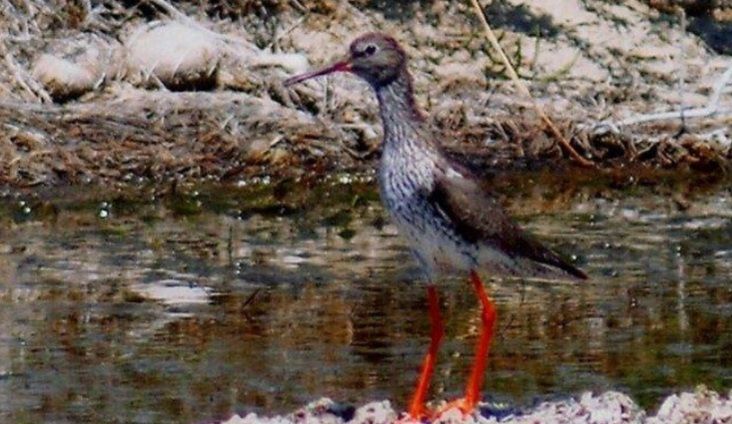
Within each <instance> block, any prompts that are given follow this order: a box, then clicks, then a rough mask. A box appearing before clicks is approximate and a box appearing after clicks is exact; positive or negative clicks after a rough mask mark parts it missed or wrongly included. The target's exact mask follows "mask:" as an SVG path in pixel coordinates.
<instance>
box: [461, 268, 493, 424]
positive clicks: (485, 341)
mask: <svg viewBox="0 0 732 424" xmlns="http://www.w3.org/2000/svg"><path fill="white" fill-rule="evenodd" d="M470 282H471V283H472V284H473V288H474V289H475V294H476V295H477V296H478V300H480V304H481V305H482V307H483V311H482V321H483V326H482V327H481V329H480V337H479V338H478V344H477V346H476V348H475V362H474V363H473V369H472V370H471V371H470V379H469V380H468V385H467V387H466V388H465V407H466V408H467V409H468V411H472V410H473V409H474V408H475V406H476V405H477V404H478V402H479V401H480V388H481V387H482V386H483V376H484V375H485V366H486V364H487V363H488V355H489V354H490V349H491V342H492V341H493V334H494V331H495V324H496V320H497V319H498V313H497V312H496V307H495V305H494V304H493V301H492V300H491V298H490V297H488V295H486V293H485V289H484V288H483V282H482V281H481V280H480V277H478V274H477V273H476V272H475V271H470ZM464 412H465V411H464Z"/></svg>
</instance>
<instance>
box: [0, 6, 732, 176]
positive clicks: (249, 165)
mask: <svg viewBox="0 0 732 424" xmlns="http://www.w3.org/2000/svg"><path fill="white" fill-rule="evenodd" d="M682 3H683V4H681V6H683V7H686V8H687V13H688V14H689V19H688V20H684V19H681V18H680V17H679V14H678V12H677V9H675V6H676V5H674V4H672V2H661V3H659V2H655V3H654V2H651V3H650V6H653V7H649V6H648V5H646V4H643V3H638V2H634V1H628V2H622V3H620V4H614V5H610V4H608V3H607V2H603V1H579V0H577V1H571V2H562V7H559V8H557V7H555V5H554V2H552V1H549V0H546V1H540V2H532V4H531V5H530V6H527V5H524V4H522V3H521V2H518V1H512V0H505V1H497V2H493V3H492V4H491V5H490V6H488V7H487V8H486V10H485V13H486V15H487V17H488V18H489V21H490V22H492V24H493V25H494V27H495V29H496V30H497V31H498V32H499V35H500V37H501V42H502V45H503V46H504V49H505V50H506V52H507V54H508V55H509V57H510V59H511V61H512V62H513V63H514V65H515V66H516V68H517V71H518V73H519V75H520V76H521V77H522V78H523V79H524V80H525V81H526V82H527V83H528V84H529V87H530V89H531V92H532V93H533V95H534V96H535V97H536V98H537V101H538V102H539V103H541V104H542V105H543V107H544V108H545V109H546V110H547V112H548V114H549V115H550V116H551V117H552V118H553V119H554V120H555V121H556V122H557V124H558V126H559V127H560V129H561V131H562V132H563V134H564V135H565V137H567V138H568V139H569V140H570V141H571V144H572V146H573V147H574V148H575V149H576V150H577V151H578V152H579V153H580V154H581V155H582V156H584V157H586V158H588V159H589V160H591V161H592V162H593V163H595V164H596V165H598V166H599V167H600V168H601V169H624V168H625V167H627V166H629V165H631V166H633V167H635V166H636V165H640V166H641V167H645V168H647V169H650V170H654V169H659V168H667V169H675V170H677V169H690V170H691V171H692V172H700V171H701V172H705V173H711V174H715V173H718V172H720V171H721V170H724V169H726V168H728V166H729V163H730V162H729V159H730V156H731V155H730V144H731V143H730V137H731V136H730V133H729V127H730V125H729V124H730V116H731V115H732V113H731V111H732V104H731V103H730V98H729V97H730V96H729V84H728V82H729V79H730V78H732V71H731V70H732V67H731V66H730V58H729V56H726V55H725V53H727V52H726V51H724V49H720V48H718V47H717V44H715V43H714V42H711V41H709V40H714V39H715V38H714V36H716V37H717V38H718V37H720V36H723V34H725V33H724V31H725V30H727V29H728V28H729V16H728V15H729V14H728V13H727V12H728V10H727V9H726V8H725V7H723V6H722V5H712V6H711V7H710V8H707V9H703V11H702V12H699V11H698V10H697V9H698V8H694V7H693V3H694V2H682ZM687 3H689V4H687ZM25 7H26V8H31V9H33V10H30V11H29V12H32V13H23V12H24V11H23V10H21V9H22V8H19V9H12V8H11V9H7V10H5V11H4V12H3V13H4V14H5V15H6V16H5V17H6V18H7V19H5V24H4V25H3V27H2V31H3V32H4V33H6V34H7V35H8V36H7V37H6V39H5V41H4V44H3V45H2V46H1V47H2V49H3V51H4V52H5V57H6V59H5V61H4V62H3V63H2V64H1V65H0V66H2V67H4V68H5V71H6V72H4V73H3V77H2V78H0V86H2V90H0V122H2V124H3V128H4V130H3V132H2V134H0V183H1V184H3V185H6V186H16V187H17V186H37V185H59V184H76V183H84V182H102V183H121V184H125V183H128V182H130V181H153V182H154V181H171V180H200V179H215V180H239V179H247V178H249V177H251V176H255V175H257V176H261V175H270V176H273V177H275V178H281V177H290V176H293V175H303V174H320V175H322V174H324V173H327V172H333V171H361V170H366V169H370V168H371V167H373V165H374V161H375V159H376V158H377V157H378V154H379V140H380V131H381V130H380V124H379V120H378V113H377V107H376V104H375V100H374V99H373V96H372V94H371V93H370V92H369V90H368V88H367V87H366V86H365V85H364V84H362V83H360V82H358V81H356V80H355V79H354V78H352V77H348V76H344V75H339V76H336V77H333V78H330V79H327V80H322V81H314V82H311V83H308V84H305V85H303V86H298V87H296V88H294V89H292V90H287V89H285V88H284V87H282V84H281V81H282V80H283V79H284V78H286V77H287V76H289V75H292V74H293V73H296V72H300V71H302V70H304V69H307V68H308V67H310V66H314V65H318V64H321V63H323V62H326V61H328V60H330V59H332V58H333V57H334V56H335V55H337V54H338V52H341V51H342V50H343V49H345V45H346V44H347V43H348V42H349V41H350V40H351V39H352V38H353V37H354V36H356V35H357V34H359V33H362V32H365V31H374V30H378V31H386V32H389V33H390V34H393V35H394V36H395V37H396V38H398V39H399V40H400V41H401V42H402V43H403V44H404V45H405V46H406V48H407V51H408V53H409V55H410V56H411V57H412V63H411V68H412V70H413V73H414V76H415V84H416V86H415V87H416V91H417V96H418V102H419V103H420V104H421V105H422V106H423V108H425V109H426V110H427V111H429V112H430V113H431V118H430V123H431V125H432V126H433V127H434V128H435V131H436V133H437V135H438V137H439V138H440V139H441V141H442V142H443V144H444V145H445V146H446V147H447V148H448V149H449V150H450V151H453V152H454V153H455V154H456V155H457V156H461V157H463V158H465V159H467V160H469V162H471V163H473V164H474V165H475V166H476V167H477V168H480V169H498V170H500V169H516V168H519V169H520V168H537V167H550V168H555V167H557V166H561V167H563V166H571V165H572V162H571V161H570V160H569V159H567V158H566V157H565V154H564V153H563V152H562V151H561V150H560V149H559V148H558V146H557V143H556V140H555V139H554V137H553V136H551V135H550V133H549V132H548V131H547V129H546V128H544V127H543V125H542V124H541V123H540V120H539V119H538V118H537V117H536V116H535V114H534V113H533V111H532V108H531V101H530V100H529V99H525V98H522V97H521V96H520V95H518V94H517V92H516V90H515V89H514V87H513V85H512V83H511V82H510V81H508V80H507V79H506V74H505V69H503V66H502V65H501V64H500V62H499V61H498V60H497V56H496V54H495V52H492V51H491V49H490V48H489V47H488V45H487V43H486V41H485V39H484V37H483V35H482V34H480V33H479V32H478V31H477V28H478V25H477V20H476V18H475V16H474V15H473V11H472V10H471V9H470V8H469V7H468V6H467V5H466V4H460V3H451V2H440V1H434V2H405V3H400V4H398V5H392V4H391V3H390V2H385V3H382V2H370V1H365V2H350V3H348V2H335V1H318V2H309V3H308V5H307V6H304V5H302V4H300V2H261V3H259V2H256V3H255V2H252V3H251V4H249V3H246V5H241V4H238V3H237V5H234V4H229V3H226V2H223V3H218V2H211V3H204V4H203V5H200V4H199V3H195V4H194V3H187V2H182V3H176V4H175V5H171V4H169V3H167V2H165V1H162V0H156V1H153V2H151V3H139V4H135V7H130V8H124V7H122V6H120V5H119V4H117V3H114V2H101V3H99V4H98V5H96V6H95V7H94V8H88V7H85V6H80V7H76V6H73V7H72V5H71V4H62V3H59V4H55V3H54V4H50V5H49V4H46V3H41V2H38V3H36V2H26V5H25ZM704 13H706V14H707V15H708V16H709V17H710V18H709V19H712V20H713V22H714V23H715V25H717V26H718V27H719V28H718V29H719V30H718V32H716V33H714V34H712V36H711V38H710V37H705V36H703V35H697V33H696V32H692V31H691V30H692V29H693V28H692V27H690V25H689V22H692V23H693V22H696V21H694V19H697V18H698V16H700V14H704ZM705 16H706V15H705ZM715 28H716V27H715ZM90 34H91V35H90ZM715 49H716V50H715ZM681 108H684V109H686V110H687V111H686V112H685V120H684V121H683V125H682V121H681V120H680V119H679V116H678V115H679V114H678V112H677V111H678V110H680V109H681ZM659 114H660V115H659ZM588 172H595V171H588Z"/></svg>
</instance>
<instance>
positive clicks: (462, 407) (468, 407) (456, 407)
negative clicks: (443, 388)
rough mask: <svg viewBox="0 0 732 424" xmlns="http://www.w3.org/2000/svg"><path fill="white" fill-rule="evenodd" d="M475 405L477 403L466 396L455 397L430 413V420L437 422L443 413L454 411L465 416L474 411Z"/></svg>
mask: <svg viewBox="0 0 732 424" xmlns="http://www.w3.org/2000/svg"><path fill="white" fill-rule="evenodd" d="M476 406H477V403H476V402H475V401H471V400H469V399H466V398H460V399H455V400H453V401H451V402H448V403H447V404H446V405H444V406H443V407H441V408H439V409H437V410H436V411H434V412H433V413H432V414H430V421H431V422H439V421H440V420H441V418H443V416H444V415H445V414H448V413H449V414H453V413H455V412H457V413H459V414H461V415H462V418H465V417H466V416H467V415H470V414H472V413H473V412H474V411H475V407H476Z"/></svg>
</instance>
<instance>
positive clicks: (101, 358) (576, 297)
mask: <svg viewBox="0 0 732 424" xmlns="http://www.w3.org/2000/svg"><path fill="white" fill-rule="evenodd" d="M352 180H353V179H352V178H348V177H342V178H341V179H340V180H338V181H333V182H326V183H323V184H319V185H315V186H312V185H309V186H307V187H304V186H298V185H287V184H285V185H279V186H277V187H272V186H271V185H256V186H247V187H241V188H235V187H204V188H198V191H195V190H194V189H185V190H184V189H179V190H178V192H177V193H172V192H169V193H162V194H161V193H155V192H153V191H150V190H141V191H140V192H138V193H135V194H134V195H129V194H122V193H117V192H105V191H104V189H96V190H84V191H73V192H66V193H58V194H56V195H53V196H48V195H47V196H44V197H42V198H38V197H31V196H25V197H24V196H22V195H20V196H10V197H7V198H6V199H4V201H3V202H2V204H3V206H0V231H1V234H2V239H1V240H0V253H2V255H1V256H0V275H1V276H2V277H0V422H20V423H22V422H37V421H38V420H41V421H42V422H75V423H76V422H90V423H96V422H205V421H212V420H215V419H222V418H226V417H228V416H230V415H231V414H233V413H245V412H248V411H255V412H266V413H269V414H272V413H277V412H286V411H289V410H292V409H294V408H296V407H298V406H300V405H302V404H304V403H306V402H308V401H311V400H314V399H317V398H319V397H321V396H329V397H332V398H334V399H335V400H337V401H341V402H345V403H354V404H361V403H364V402H367V401H370V400H376V399H391V400H392V401H393V402H396V403H397V404H399V405H404V403H405V401H406V398H407V397H408V395H409V392H410V391H411V389H412V385H413V383H414V380H415V378H416V374H417V372H418V367H419V364H420V361H421V356H422V354H423V351H424V349H425V348H426V345H427V340H428V333H429V323H428V319H427V314H426V307H425V290H424V287H423V286H422V285H420V284H419V283H418V282H417V281H416V280H417V279H418V277H419V270H418V269H417V268H416V267H415V263H414V262H413V261H412V259H411V257H410V256H409V253H408V251H407V250H406V247H405V245H404V243H403V241H402V239H400V238H399V237H398V236H397V234H396V231H395V229H394V228H393V227H392V226H391V225H389V224H388V220H387V219H386V216H385V214H384V211H383V210H382V208H381V206H380V204H379V203H378V198H377V195H376V194H375V192H374V190H373V184H371V183H369V182H359V181H355V182H354V181H352ZM509 186H510V185H504V188H503V191H504V192H505V193H511V194H510V195H509V196H506V200H507V202H508V204H509V205H510V208H511V210H512V212H513V213H514V214H515V215H516V216H517V217H518V218H519V220H520V221H521V222H522V223H523V224H524V225H525V226H526V227H528V228H530V229H531V230H532V231H533V232H534V233H535V234H537V235H538V236H540V237H541V238H542V239H544V240H546V241H547V242H549V243H551V244H552V245H553V246H555V247H557V248H559V249H560V250H563V251H564V252H566V253H571V254H576V255H577V261H578V263H579V264H580V265H581V266H582V267H583V268H584V269H585V270H586V271H587V272H588V273H589V274H590V275H591V276H592V280H591V281H589V282H587V283H583V284H568V283H558V284H548V283H538V282H537V283H532V282H521V281H490V282H489V283H488V288H489V290H490V292H491V293H492V295H493V297H494V299H495V300H496V302H497V304H498V308H499V313H500V321H499V325H498V333H497V338H496V341H495V345H494V348H493V351H492V357H491V360H490V365H489V370H488V372H487V382H486V396H487V397H490V398H492V399H494V400H499V401H506V402H510V403H515V404H517V405H527V404H531V403H532V402H535V401H537V400H541V399H546V398H552V397H557V396H566V395H571V394H576V393H578V392H580V391H583V390H606V389H617V390H621V391H624V392H628V393H630V394H631V395H632V396H633V397H634V398H636V399H637V400H638V401H639V402H640V403H641V404H642V405H643V406H645V407H648V408H654V407H655V406H657V402H658V401H659V400H660V399H661V398H662V397H663V396H665V395H667V394H669V393H671V392H673V391H677V390H681V389H689V388H693V387H694V386H695V385H697V384H699V383H704V384H707V385H708V386H710V387H712V388H714V389H729V388H730V387H732V319H731V318H732V286H731V285H730V275H731V272H730V271H732V270H731V269H730V268H732V265H730V259H731V258H732V247H731V245H730V241H729V240H730V235H732V224H730V215H732V212H731V211H730V204H731V203H732V195H731V194H730V191H729V190H728V189H727V188H725V187H723V186H717V187H711V188H709V187H707V188H705V189H704V190H703V191H698V190H696V189H693V190H692V189H690V188H689V187H688V186H673V187H666V188H659V187H653V188H649V187H638V186H635V185H631V187H630V188H625V189H623V190H611V189H606V188H602V187H596V186H592V185H587V184H586V185H585V186H576V185H574V184H572V183H566V182H564V183H561V184H558V183H556V182H549V183H541V184H539V183H536V184H535V183H534V181H532V180H530V179H526V180H524V181H523V183H521V184H518V185H517V186H516V187H511V188H510V189H507V188H506V187H509ZM440 290H441V292H440V293H441V296H442V297H441V301H442V307H443V314H444V317H445V319H446V320H447V327H446V329H447V333H446V338H445V342H444V345H443V349H442V354H441V357H440V358H439V359H440V362H439V364H438V368H437V373H436V375H435V379H434V385H433V390H432V392H431V397H432V398H433V399H449V398H452V397H455V396H457V395H459V393H460V391H461V390H462V388H463V385H464V380H465V377H466V375H467V372H468V369H469V365H470V359H471V357H472V351H473V341H474V338H475V335H476V333H477V325H478V323H479V321H478V319H479V318H478V312H479V310H478V308H477V304H476V301H475V299H474V298H473V295H472V292H471V290H470V289H468V286H467V284H466V282H465V281H464V280H463V279H462V278H459V277H456V278H451V279H447V280H446V281H444V282H443V283H442V285H441V289H440Z"/></svg>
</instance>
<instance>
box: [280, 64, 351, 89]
mask: <svg viewBox="0 0 732 424" xmlns="http://www.w3.org/2000/svg"><path fill="white" fill-rule="evenodd" d="M350 70H351V61H350V60H349V59H343V60H339V61H337V62H335V63H333V64H331V65H328V66H326V67H325V68H322V69H318V70H316V71H310V72H306V73H304V74H300V75H295V76H294V77H291V78H288V79H286V80H285V81H284V83H283V84H284V85H285V87H288V86H290V85H293V84H297V83H300V82H303V81H305V80H309V79H310V78H315V77H319V76H321V75H327V74H331V73H333V72H348V71H350Z"/></svg>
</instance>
